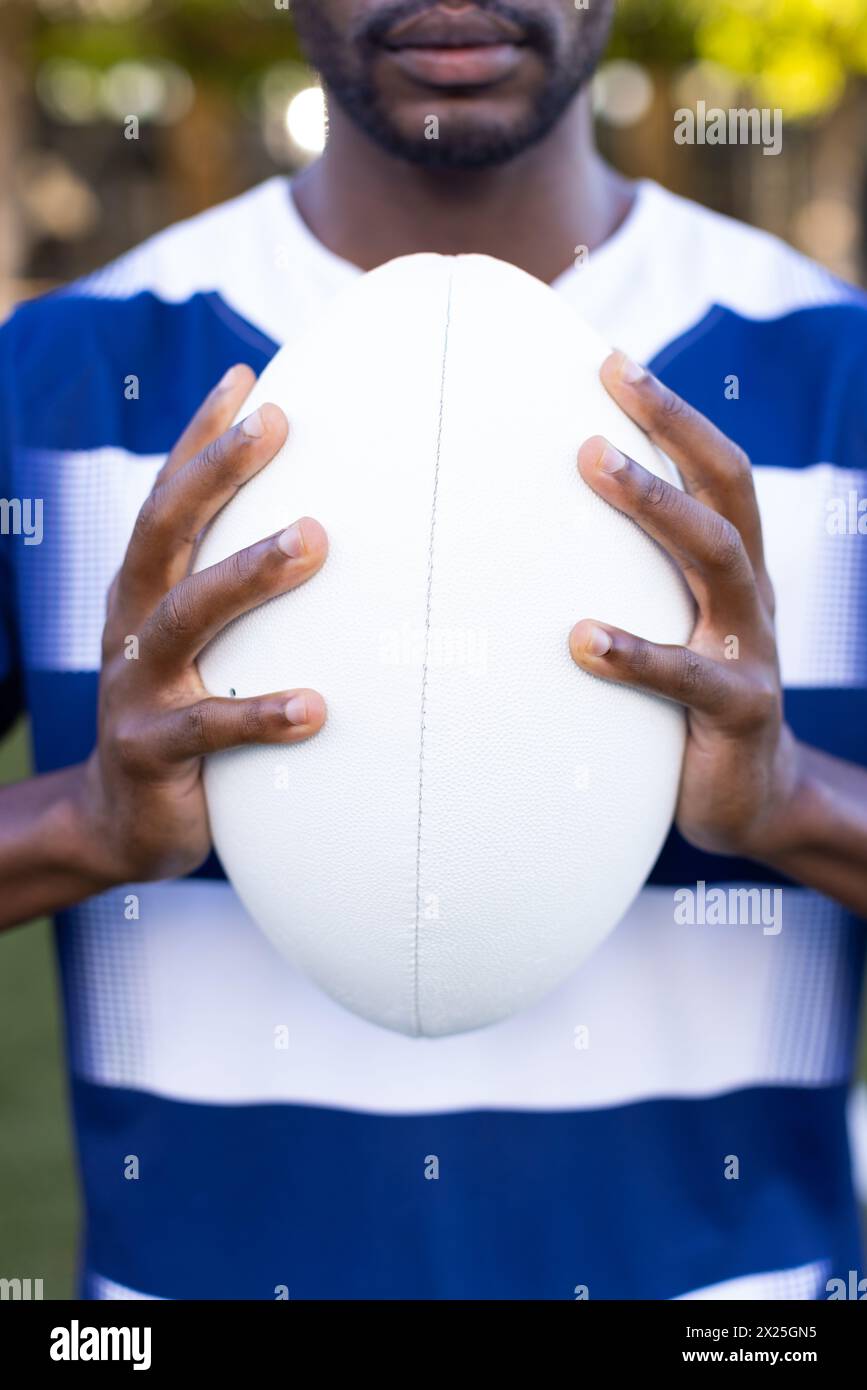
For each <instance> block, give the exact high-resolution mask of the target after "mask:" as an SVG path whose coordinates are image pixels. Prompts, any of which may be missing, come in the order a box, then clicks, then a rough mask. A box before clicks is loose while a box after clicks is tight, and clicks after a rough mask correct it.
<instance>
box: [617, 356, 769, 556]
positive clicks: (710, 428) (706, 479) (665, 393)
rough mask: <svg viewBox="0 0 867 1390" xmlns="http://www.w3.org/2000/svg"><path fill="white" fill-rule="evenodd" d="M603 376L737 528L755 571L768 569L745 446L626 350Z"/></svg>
mask: <svg viewBox="0 0 867 1390" xmlns="http://www.w3.org/2000/svg"><path fill="white" fill-rule="evenodd" d="M600 376H601V379H602V384H603V385H604V386H605V388H606V390H607V391H608V392H609V393H610V395H612V396H613V397H614V399H615V400H616V401H617V404H618V405H620V406H621V407H622V408H623V410H625V411H626V413H627V415H629V416H630V417H631V418H632V419H633V420H634V421H635V423H636V424H637V425H639V426H640V427H641V429H643V430H644V432H645V433H646V434H648V435H649V436H650V438H651V439H652V440H653V442H654V444H656V445H657V446H658V448H660V449H662V450H663V451H664V452H665V453H666V454H668V456H669V458H670V459H671V460H672V461H673V462H674V463H675V464H676V465H677V467H678V470H679V472H680V475H681V477H682V478H683V482H684V486H685V488H686V490H687V492H689V493H690V494H691V496H693V497H695V498H697V499H698V500H699V501H700V502H704V504H705V505H706V506H708V507H712V508H713V510H714V511H717V512H719V513H720V515H721V516H724V517H726V518H727V520H729V521H730V522H731V523H732V525H733V526H735V527H736V528H737V530H738V531H739V532H740V534H741V536H742V538H743V542H744V546H745V548H746V551H747V554H748V555H749V557H750V561H751V562H752V565H753V568H754V570H755V572H756V574H757V575H758V574H763V573H764V551H763V547H762V527H761V519H760V516H759V507H758V502H757V500H756V491H755V487H754V485H753V473H752V468H751V467H750V461H749V459H748V458H747V456H746V454H745V453H744V451H743V449H741V448H740V447H739V446H738V445H737V444H735V443H734V441H733V440H731V439H729V438H728V437H727V436H726V435H724V434H723V432H722V430H719V429H717V427H716V425H713V424H711V422H710V420H708V419H707V417H706V416H704V415H702V414H701V412H700V411H698V410H695V409H694V408H693V407H692V406H691V405H688V404H687V402H686V401H685V400H683V399H682V398H681V397H680V396H678V395H677V394H676V393H675V392H674V391H672V390H670V388H669V387H668V386H664V385H663V384H662V382H661V381H659V380H658V379H657V378H656V377H655V376H653V375H652V373H650V372H648V371H647V370H646V369H645V368H644V367H640V366H639V365H638V364H637V363H635V362H633V361H632V360H631V358H629V357H626V356H625V354H624V353H622V352H615V353H612V354H611V356H610V357H608V358H607V359H606V360H605V362H604V363H603V365H602V369H601V372H600Z"/></svg>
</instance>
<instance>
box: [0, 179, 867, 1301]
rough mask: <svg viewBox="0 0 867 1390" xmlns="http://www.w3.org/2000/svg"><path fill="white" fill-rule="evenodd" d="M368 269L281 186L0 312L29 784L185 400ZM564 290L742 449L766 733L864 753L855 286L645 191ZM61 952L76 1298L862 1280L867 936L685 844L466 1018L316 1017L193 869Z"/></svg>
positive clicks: (11, 663) (80, 686) (3, 617)
mask: <svg viewBox="0 0 867 1390" xmlns="http://www.w3.org/2000/svg"><path fill="white" fill-rule="evenodd" d="M360 273H361V272H360V271H359V270H357V269H356V268H355V267H354V266H352V265H351V264H349V263H348V262H346V261H343V260H341V259H339V258H338V257H336V256H334V255H333V254H332V253H331V252H329V251H328V250H326V249H325V248H324V247H323V246H322V245H321V244H320V243H319V242H318V241H317V240H316V238H315V237H314V236H313V235H312V233H311V232H310V231H309V229H308V228H307V227H306V226H305V224H304V223H303V222H302V220H301V218H300V216H299V214H298V212H297V210H296V208H295V205H294V203H293V199H292V195H291V188H290V185H289V184H288V183H287V181H286V180H285V179H283V178H274V179H271V180H269V181H268V182H266V183H264V184H263V185H261V186H259V187H257V188H254V189H253V190H251V191H250V192H248V193H246V194H244V195H243V196H241V197H240V198H237V199H235V200H233V201H231V202H229V203H227V204H225V205H223V206H221V207H218V208H215V209H213V210H211V211H209V212H207V213H205V214H203V215H201V216H198V217H195V218H193V219H192V220H190V221H188V222H185V223H182V224H180V225H178V226H175V227H172V228H170V229H168V230H167V231H165V232H163V233H161V234H160V235H158V236H156V237H154V238H153V239H151V240H149V241H148V242H146V243H145V244H143V245H142V246H141V247H139V248H137V249H136V250H134V251H132V252H131V253H129V254H128V255H125V256H124V257H122V258H121V259H120V260H119V261H117V262H115V263H114V264H112V265H111V266H109V267H108V268H107V269H105V270H102V271H100V272H98V273H96V274H95V275H93V276H90V277H88V278H87V279H85V280H83V281H81V282H79V283H77V284H75V285H73V286H71V287H70V288H68V289H65V290H63V291H61V292H58V293H55V294H53V295H49V296H47V297H45V298H43V299H41V300H39V301H36V302H32V303H28V304H25V305H23V306H22V307H20V308H19V309H18V310H17V311H16V312H15V313H14V314H13V316H12V318H11V319H10V320H9V321H8V322H7V324H6V325H5V326H4V327H3V329H2V330H0V494H2V497H3V498H4V499H5V500H6V501H7V503H9V505H8V506H7V507H6V509H5V512H4V517H5V519H6V524H5V525H4V531H5V532H7V534H4V535H3V536H2V537H0V676H2V687H0V695H2V701H0V703H2V715H3V719H4V723H6V724H8V723H9V722H11V720H12V719H13V718H14V717H15V716H16V714H17V713H18V712H19V711H20V710H21V709H23V708H25V707H26V709H27V710H28V711H29V714H30V717H31V721H32V736H33V745H34V755H35V759H36V764H37V766H38V768H39V770H40V771H48V770H51V769H54V768H58V767H62V766H65V765H67V764H71V763H75V762H78V761H80V760H82V759H84V758H85V757H86V756H87V755H88V753H89V752H90V750H91V748H92V746H93V742H94V737H95V721H96V698H97V682H98V668H99V661H100V635H101V628H102V622H103V615H104V608H105V595H106V591H107V589H108V586H109V584H110V582H111V579H112V577H113V575H114V573H115V571H116V570H117V568H118V566H119V564H120V563H121V560H122V558H123V553H124V549H125V546H126V542H127V540H128V537H129V535H130V531H131V528H132V526H133V522H134V519H135V516H136V513H137V511H138V509H139V507H140V506H141V504H142V502H143V501H144V499H145V497H146V495H147V493H148V491H149V489H150V487H151V485H152V483H153V481H154V478H155V475H156V473H157V471H158V469H159V468H160V465H161V463H162V462H163V459H164V457H165V455H166V453H167V451H168V450H169V448H170V447H171V445H172V444H173V443H174V441H175V439H176V438H177V436H178V435H179V434H180V432H181V430H182V428H183V427H184V425H185V424H186V422H187V420H188V418H189V417H190V415H191V414H192V413H193V411H194V409H195V408H196V406H197V405H198V403H199V402H200V400H201V399H202V398H203V397H204V395H205V394H206V392H207V391H208V390H209V389H210V388H211V387H212V386H213V384H214V383H215V382H216V381H217V380H218V378H219V377H220V376H221V375H222V373H223V372H224V371H225V370H226V368H227V367H229V366H230V365H231V364H232V363H234V362H237V361H244V362H247V363H249V364H250V366H251V367H253V368H254V370H256V371H257V372H259V371H261V370H262V368H263V367H264V366H265V365H266V363H267V362H268V361H269V359H270V358H271V357H272V356H273V354H274V353H275V351H276V350H277V349H278V347H280V346H281V345H282V344H284V343H285V342H286V341H287V340H288V339H289V338H290V337H292V336H293V335H295V334H297V333H299V332H302V331H303V329H304V327H305V325H306V324H308V323H310V322H311V320H312V319H313V318H314V316H315V315H316V314H317V312H318V311H319V309H320V307H321V306H322V305H323V304H324V303H325V302H326V300H327V299H328V298H329V297H330V296H332V295H334V294H336V293H337V292H339V290H340V289H341V287H342V286H344V285H346V284H348V283H349V282H350V281H352V280H353V279H354V277H356V276H357V275H359V274H360ZM554 288H555V289H556V291H557V292H558V293H559V294H561V295H562V296H563V297H564V298H565V299H566V300H567V301H568V302H569V303H571V304H573V305H574V306H575V308H576V310H577V311H579V312H580V313H581V315H582V316H583V317H584V318H586V319H587V320H589V322H590V323H591V324H592V325H593V326H594V327H595V328H596V329H597V330H598V331H599V332H600V333H602V334H603V335H604V337H605V338H606V339H607V340H608V341H609V342H611V343H612V344H615V345H616V346H618V347H620V348H623V349H624V350H625V351H626V352H628V353H630V354H631V355H632V356H633V357H635V358H636V359H638V360H640V361H643V362H646V363H648V364H649V365H650V366H651V367H652V369H653V370H654V371H655V372H656V373H657V374H658V375H659V376H660V377H661V378H662V379H663V380H664V381H665V382H667V383H668V384H669V385H670V386H672V387H673V388H674V389H675V390H676V391H678V392H679V393H680V394H681V395H683V396H684V397H686V399H687V400H689V401H690V402H692V404H693V405H695V406H696V407H697V408H698V409H699V410H701V411H703V412H704V413H705V414H706V415H707V416H709V417H710V418H711V419H712V420H713V421H714V422H715V423H716V424H717V425H719V426H720V427H721V428H722V429H723V430H724V431H725V433H726V434H728V435H729V436H731V437H732V438H733V439H734V440H736V441H737V442H738V443H739V444H740V445H742V446H743V448H744V449H745V450H746V451H747V452H748V454H749V456H750V458H751V460H752V462H753V466H754V472H755V482H756V488H757V492H758V497H759V502H760V507H761V512H762V521H763V526H764V533H765V544H766V552H767V561H768V567H769V570H770V574H771V578H772V580H773V582H774V585H775V588H776V594H777V600H778V618H777V630H778V640H779V650H780V659H781V664H782V673H783V680H784V684H785V690H786V710H787V716H788V719H789V721H790V723H791V725H792V726H793V728H794V731H795V733H796V735H798V736H799V737H800V738H801V739H803V740H805V741H806V742H808V743H811V744H813V745H816V746H817V747H820V748H823V749H826V750H827V751H829V752H831V753H834V754H837V755H839V756H840V757H843V758H846V759H849V760H850V761H853V762H856V763H860V764H862V765H867V701H865V688H867V640H865V633H867V534H865V533H867V301H865V299H864V298H863V297H862V296H861V295H859V293H858V292H856V291H855V290H853V289H851V288H849V287H847V286H845V285H843V284H841V283H840V282H839V281H836V280H835V279H833V278H832V277H831V276H830V275H829V274H828V273H827V272H825V271H823V270H821V269H820V268H818V267H817V266H815V265H813V264H811V263H810V262H808V261H806V260H804V259H803V258H802V257H800V256H799V255H797V254H796V253H795V252H793V251H792V250H790V249H789V248H788V247H786V246H785V245H783V244H782V243H780V242H779V241H777V240H775V239H774V238H772V237H770V236H768V235H767V234H765V233H763V232H759V231H756V230H754V229H752V228H748V227H745V226H743V225H740V224H738V223H735V222H732V221H730V220H728V219H726V218H723V217H720V216H718V215H716V214H712V213H710V212H708V211H706V210H704V209H703V208H701V207H699V206H697V205H695V204H692V203H690V202H687V201H684V200H682V199H680V198H677V197H675V196H673V195H672V194H670V193H668V192H666V191H665V190H663V189H662V188H660V187H659V186H658V185H656V184H654V183H651V182H643V183H641V184H639V185H638V190H637V198H636V202H635V204H634V206H633V209H632V211H631V212H630V214H629V216H628V218H627V220H626V221H625V223H624V224H623V225H622V226H621V228H620V229H619V230H618V231H617V232H616V234H615V235H614V236H612V237H611V239H610V240H609V241H607V242H606V243H605V244H604V245H603V246H602V247H600V248H599V249H597V250H595V251H594V252H593V253H592V254H591V256H590V257H589V259H588V260H587V262H586V263H585V264H576V265H575V266H574V267H572V268H570V269H569V270H567V271H566V272H565V273H564V274H563V275H561V276H560V277H559V279H558V280H557V281H556V283H555V286H554ZM578 443H580V441H579V440H576V447H577V445H578ZM16 502H17V504H18V506H17V508H16V505H15V503H16ZM37 503H38V504H39V506H37V505H36V504H37ZM37 517H39V518H40V521H39V524H38V525H37V524H36V518H37ZM16 519H17V524H13V523H15V522H16ZM28 519H29V522H30V523H32V524H28ZM321 520H322V521H323V523H324V524H325V526H326V528H327V525H328V518H327V517H323V518H321ZM579 616H581V615H580V614H576V615H575V617H576V619H577V618H578V617H579ZM323 693H324V694H325V696H326V698H327V693H328V692H327V691H325V692H323ZM750 890H752V891H750ZM56 939H57V949H58V953H59V961H60V968H61V974H62V981H63V997H64V1007H65V1019H66V1029H67V1046H68V1064H69V1070H70V1077H71V1096H72V1107H73V1113H74V1123H75V1129H76V1134H77V1143H78V1151H79V1155H80V1171H81V1180H82V1185H83V1191H84V1198H85V1208H86V1231H85V1239H84V1243H83V1255H82V1268H81V1287H82V1292H83V1293H84V1295H85V1296H87V1297H91V1298H141V1297H148V1298H170V1299H187V1298H204V1299H212V1298H213V1299H217V1298H219V1299H227V1298H242V1299H272V1298H279V1297H285V1296H288V1297H291V1298H461V1299H465V1298H466V1299H475V1298H544V1299H574V1298H576V1297H585V1296H589V1297H590V1298H617V1299H632V1298H678V1297H693V1298H702V1297H747V1298H776V1297H782V1298H814V1297H825V1296H826V1285H827V1281H828V1280H829V1279H830V1278H834V1277H841V1278H843V1279H844V1280H846V1278H847V1277H848V1271H849V1270H850V1269H860V1268H861V1267H862V1259H861V1254H860V1250H859V1243H858V1220H857V1208H856V1201H855V1197H854V1195H853V1189H852V1181H851V1171H850V1155H849V1146H848V1140H847V1131H846V1121H845V1111H846V1098H847V1089H848V1083H849V1079H850V1075H851V1071H852V1065H853V1049H854V1043H855V1037H856V1029H857V1019H858V1009H859V991H860V980H861V973H862V964H863V951H864V924H863V922H859V921H857V920H856V919H854V918H853V917H852V916H851V915H850V914H849V913H847V912H846V911H845V910H844V909H843V908H842V907H840V906H838V905H837V904H835V903H834V902H832V901H830V900H828V899H826V898H824V897H822V896H820V895H819V894H817V893H815V892H812V891H810V890H808V889H806V888H803V887H800V886H798V885H797V884H793V883H788V882H784V881H782V880H780V879H779V877H777V876H775V875H774V874H773V873H771V872H769V871H767V870H765V869H763V868H762V867H760V866H758V865H756V864H753V863H749V862H746V861H740V860H737V859H733V858H724V857H718V856H714V855H708V854H705V853H701V852H699V851H697V850H694V849H693V848H691V847H690V846H689V845H688V844H687V843H686V842H685V841H684V840H683V839H682V838H681V837H680V836H679V835H678V834H677V832H676V831H673V832H672V833H671V835H670V837H669V839H668V841H667V843H666V845H665V847H664V849H663V851H662V853H661V855H660V858H659V860H658V862H657V864H656V865H655V867H654V869H653V872H652V874H651V876H650V878H649V880H648V882H647V884H646V885H645V887H644V888H643V890H642V891H641V893H640V894H639V896H638V898H637V899H636V901H635V902H634V904H633V906H632V908H631V909H630V911H629V912H628V913H627V915H626V917H625V918H624V919H623V920H622V921H621V922H620V924H619V925H618V926H617V928H616V929H615V930H614V932H613V933H612V934H611V935H610V937H609V938H608V939H607V940H606V941H605V943H604V944H603V945H602V946H601V947H600V948H599V949H598V950H597V951H596V953H595V954H594V955H593V956H592V957H591V958H590V959H589V960H588V961H587V962H586V963H585V964H584V965H583V966H582V967H581V968H580V969H579V970H578V971H577V972H576V973H575V974H574V975H573V976H571V977H570V978H569V979H567V980H566V981H565V982H564V983H563V984H562V985H560V986H559V987H558V988H557V989H556V990H554V991H553V992H552V993H551V994H549V995H548V996H547V997H546V998H545V999H544V1000H543V1001H542V1002H541V1003H539V1004H538V1005H537V1006H535V1007H534V1008H532V1009H530V1010H527V1011H525V1012H523V1013H521V1014H519V1015H517V1016H515V1017H513V1018H510V1019H508V1020H506V1021H505V1022H502V1023H500V1024H498V1025H496V1026H494V1027H491V1028H487V1029H483V1030H481V1031H479V1032H475V1033H470V1034H465V1035H460V1036H453V1037H447V1038H440V1039H429V1038H418V1039H414V1038H408V1037H405V1036H402V1035H399V1034H396V1033H391V1032H388V1031H385V1030H383V1029H380V1028H378V1027H376V1026H374V1025H372V1024H370V1023H367V1022H365V1021H364V1020H362V1019H360V1018H357V1017H355V1016H353V1015H351V1014H349V1013H347V1012H346V1011H344V1010H343V1009H341V1008H340V1007H339V1006H338V1005H337V1004H335V1003H333V1002H332V1001H331V1000H329V999H328V998H326V997H325V996H324V995H323V994H322V993H321V992H320V991H319V990H318V989H317V988H316V987H315V986H314V985H313V984H312V983H311V982H310V981H308V980H307V979H305V978H304V977H303V976H302V975H300V974H299V973H297V972H296V971H295V970H294V969H293V968H292V967H291V966H290V965H289V964H288V963H287V962H286V961H285V960H284V959H283V958H282V957H281V956H279V955H278V954H277V953H276V952H275V950H274V949H273V948H272V947H271V946H270V945H269V944H268V942H267V941H266V939H265V938H264V936H263V935H262V934H261V933H260V931H259V930H258V929H257V928H256V926H255V925H254V924H253V922H252V921H251V920H250V919H249V917H248V916H247V915H246V914H245V912H244V910H243V909H242V907H241V905H240V903H239V901H238V899H237V897H236V896H235V894H234V892H233V890H232V888H231V886H230V885H229V883H228V882H227V881H226V878H225V876H224V874H223V873H222V870H221V868H220V865H219V863H218V862H217V861H216V859H215V858H214V857H213V856H212V857H211V858H210V859H209V860H208V861H207V863H206V864H204V865H203V866H202V868H201V869H200V870H199V871H198V872H197V873H194V874H192V875H190V876H189V877H187V878H184V879H182V880H179V881H173V882H162V883H156V884H132V885H127V886H124V887H122V888H118V889H116V890H114V891H111V892H108V893H106V894H104V895H102V896H100V897H97V898H95V899H93V900H91V901H89V902H87V903H85V904H83V905H82V906H80V907H77V908H75V909H73V910H71V911H69V912H66V913H65V914H63V915H62V917H61V918H60V919H59V921H58V925H57V932H56ZM278 1039H279V1040H282V1041H279V1042H275V1040H278ZM133 1157H135V1158H136V1159H137V1164H132V1163H131V1159H132V1158H133ZM434 1160H435V1161H434Z"/></svg>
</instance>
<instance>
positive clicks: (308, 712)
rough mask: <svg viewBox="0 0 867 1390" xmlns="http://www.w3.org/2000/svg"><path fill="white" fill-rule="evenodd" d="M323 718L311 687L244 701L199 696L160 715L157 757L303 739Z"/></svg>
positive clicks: (183, 757)
mask: <svg viewBox="0 0 867 1390" xmlns="http://www.w3.org/2000/svg"><path fill="white" fill-rule="evenodd" d="M324 723H325V701H324V700H323V698H322V696H321V695H320V694H319V693H318V692H317V691H315V690H290V691H284V692H283V693H282V694H276V695H259V696H256V697H254V698H252V699H249V700H221V699H218V698H212V699H207V700H199V701H198V702H197V703H196V704H194V705H188V706H187V707H186V708H185V709H179V710H173V711H172V712H171V713H170V714H168V715H166V716H164V717H163V719H162V720H161V722H160V726H159V732H158V734H157V738H156V746H155V750H154V751H156V753H157V756H158V757H160V758H161V759H162V760H164V761H166V762H169V763H179V762H186V761H188V760H189V759H190V758H201V757H204V756H206V755H207V754H209V753H220V752H222V751H224V750H225V749H227V748H240V747H243V746H245V745H248V744H254V743H272V744H273V743H286V744H291V743H302V742H304V740H305V739H308V738H311V737H312V736H313V734H315V733H318V731H319V730H320V729H321V728H322V725H323V724H324Z"/></svg>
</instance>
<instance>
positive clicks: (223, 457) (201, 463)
mask: <svg viewBox="0 0 867 1390" xmlns="http://www.w3.org/2000/svg"><path fill="white" fill-rule="evenodd" d="M226 462H227V451H226V448H225V445H224V439H223V436H222V435H218V436H217V438H216V439H209V440H208V442H207V444H206V445H205V447H204V448H203V449H201V450H200V451H199V453H198V454H197V456H196V468H197V471H201V472H204V473H220V472H221V471H222V469H223V468H225V466H226Z"/></svg>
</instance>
